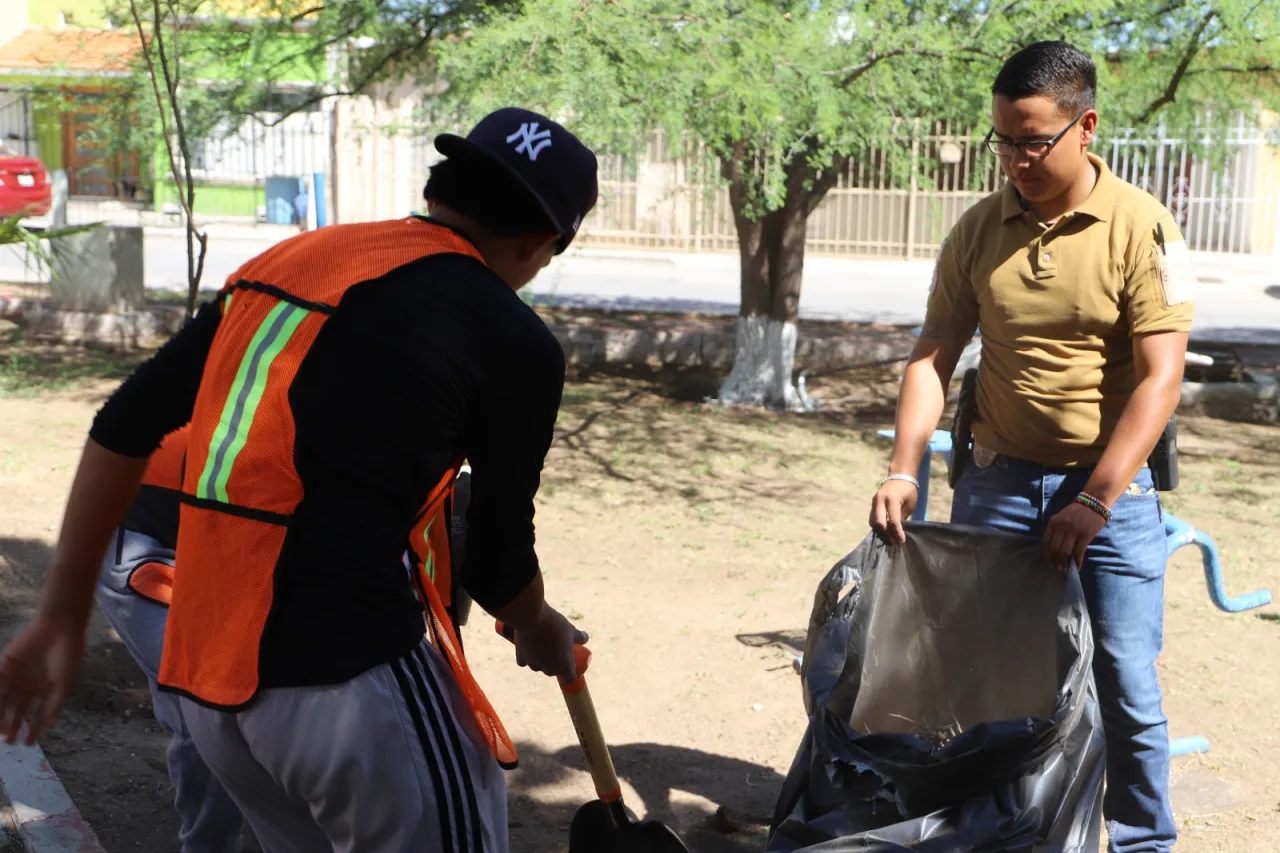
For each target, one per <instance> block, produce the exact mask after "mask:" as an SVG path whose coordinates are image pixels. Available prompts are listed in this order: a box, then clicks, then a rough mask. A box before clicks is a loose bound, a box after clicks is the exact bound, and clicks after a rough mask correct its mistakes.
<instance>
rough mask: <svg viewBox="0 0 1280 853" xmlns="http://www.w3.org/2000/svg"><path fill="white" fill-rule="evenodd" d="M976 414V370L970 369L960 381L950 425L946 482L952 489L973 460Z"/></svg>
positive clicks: (974, 368)
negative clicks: (954, 416) (954, 414)
mask: <svg viewBox="0 0 1280 853" xmlns="http://www.w3.org/2000/svg"><path fill="white" fill-rule="evenodd" d="M977 414H978V368H976V367H971V368H969V369H968V370H966V371H965V372H964V378H963V379H962V380H961V381H960V399H959V401H957V403H956V418H955V420H954V421H952V423H951V457H950V459H949V460H948V463H947V482H948V483H949V484H950V485H951V488H953V489H954V488H955V487H956V483H959V482H960V478H961V477H963V476H964V471H965V468H967V467H968V466H969V462H970V461H971V460H972V459H973V422H974V420H975V419H976V417H977Z"/></svg>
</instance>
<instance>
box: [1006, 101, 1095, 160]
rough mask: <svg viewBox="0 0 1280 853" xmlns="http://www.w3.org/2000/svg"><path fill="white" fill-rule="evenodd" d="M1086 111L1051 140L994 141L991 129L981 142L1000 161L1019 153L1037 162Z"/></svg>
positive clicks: (1081, 112) (1082, 111)
mask: <svg viewBox="0 0 1280 853" xmlns="http://www.w3.org/2000/svg"><path fill="white" fill-rule="evenodd" d="M1087 112H1088V110H1081V111H1080V115H1078V116H1076V117H1075V118H1073V119H1072V120H1071V124H1069V125H1067V126H1066V127H1064V128H1063V129H1062V130H1060V131H1058V133H1057V135H1056V136H1054V137H1053V138H1052V139H1037V140H1034V141H1031V142H1013V141H1011V140H1005V139H996V138H995V136H996V129H995V128H994V127H993V128H991V130H989V131H987V136H986V138H985V139H983V140H982V142H983V144H985V145H986V146H987V148H988V149H989V150H990V151H991V153H992V154H994V155H996V156H997V157H999V158H1000V159H1001V160H1008V159H1010V158H1011V157H1013V152H1014V151H1021V152H1022V156H1024V157H1026V158H1027V159H1028V160H1039V159H1040V158H1041V157H1043V156H1045V155H1046V154H1048V153H1049V152H1050V151H1052V150H1053V146H1055V145H1057V144H1058V140H1059V139H1061V138H1062V137H1064V136H1066V134H1067V131H1068V130H1070V129H1071V128H1073V127H1075V126H1076V122H1078V121H1080V119H1082V118H1084V114H1085V113H1087Z"/></svg>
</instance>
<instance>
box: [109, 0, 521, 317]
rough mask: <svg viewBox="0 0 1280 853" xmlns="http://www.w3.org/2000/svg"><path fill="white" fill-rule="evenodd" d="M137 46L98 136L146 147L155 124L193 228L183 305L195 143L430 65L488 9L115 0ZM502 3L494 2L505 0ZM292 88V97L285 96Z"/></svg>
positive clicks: (113, 144) (195, 279) (265, 0)
mask: <svg viewBox="0 0 1280 853" xmlns="http://www.w3.org/2000/svg"><path fill="white" fill-rule="evenodd" d="M113 4H114V5H112V6H111V7H109V17H110V18H112V19H113V20H115V21H117V22H122V23H126V24H127V25H128V26H130V27H131V28H132V29H133V31H134V33H135V34H136V36H137V38H138V44H139V50H138V51H137V54H136V58H135V61H134V62H133V73H132V74H130V75H128V76H127V77H126V78H125V79H123V80H121V81H119V82H118V83H116V84H115V87H114V91H113V92H112V97H111V98H110V99H109V101H108V105H107V115H105V116H104V121H102V122H101V123H100V127H99V128H97V129H96V131H95V135H96V136H98V137H99V139H98V141H99V142H100V143H101V144H102V146H103V147H104V148H106V149H108V150H110V151H112V152H132V153H138V152H145V150H146V142H145V141H144V140H147V141H149V140H150V139H152V138H154V134H155V132H156V131H157V130H158V131H159V137H160V140H161V146H160V147H161V156H162V157H163V160H164V164H165V171H167V172H168V175H169V178H170V179H171V180H172V181H173V184H174V186H175V188H176V189H177V195H178V203H179V207H180V208H181V211H182V217H183V221H184V225H185V229H186V236H187V287H188V294H187V316H188V317H190V316H191V315H192V313H193V312H194V310H195V304H196V299H197V296H198V292H199V287H200V280H201V278H202V275H203V270H204V257H205V253H206V251H207V248H208V237H207V235H206V234H205V233H204V232H203V231H201V230H200V228H199V227H198V226H197V224H196V181H195V179H194V177H193V174H192V150H193V145H195V144H198V143H199V142H201V141H204V140H206V139H208V138H211V137H213V136H215V135H217V134H219V133H234V132H235V131H236V130H238V129H240V128H241V127H242V126H243V124H244V123H245V122H247V121H260V122H263V123H266V124H276V123H279V122H281V121H283V120H284V119H285V118H287V117H288V116H289V115H292V114H293V113H296V112H298V111H300V110H303V109H307V108H309V107H312V106H314V105H315V104H316V103H318V102H320V101H323V100H325V99H329V98H335V97H344V96H350V95H355V94H358V93H360V92H362V91H364V90H365V89H367V88H368V87H370V86H372V85H374V84H376V83H378V82H381V81H383V80H387V79H395V78H403V77H405V76H409V75H414V74H423V73H426V69H428V68H429V67H430V66H431V64H432V62H433V61H434V54H433V52H432V50H431V45H432V44H433V43H434V42H435V41H437V40H438V39H439V38H440V37H441V36H442V35H443V34H446V33H448V32H451V31H452V30H453V29H455V28H456V27H458V26H460V25H466V26H475V25H477V24H482V23H483V22H484V20H485V7H484V6H482V4H481V3H479V2H477V0H441V1H440V2H435V0H432V2H425V0H423V2H400V0H316V1H315V2H311V0H305V2H304V0H113ZM501 7H502V6H501V3H499V4H498V5H497V7H496V8H501ZM285 91H287V92H288V93H289V95H290V97H288V98H282V97H281V95H282V92H285Z"/></svg>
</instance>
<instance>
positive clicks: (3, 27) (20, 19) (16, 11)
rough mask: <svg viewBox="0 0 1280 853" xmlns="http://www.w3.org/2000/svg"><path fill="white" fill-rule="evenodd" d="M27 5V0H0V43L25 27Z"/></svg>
mask: <svg viewBox="0 0 1280 853" xmlns="http://www.w3.org/2000/svg"><path fill="white" fill-rule="evenodd" d="M37 2H39V0H37ZM28 5H29V2H28V0H0V44H4V43H5V42H7V41H9V40H10V39H12V38H13V37H14V36H16V35H17V34H18V33H20V32H22V31H23V30H25V29H26V28H27V14H28Z"/></svg>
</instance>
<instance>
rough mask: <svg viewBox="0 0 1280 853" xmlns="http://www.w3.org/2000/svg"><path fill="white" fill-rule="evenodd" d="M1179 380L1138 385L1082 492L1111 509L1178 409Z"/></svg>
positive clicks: (1153, 380)
mask: <svg viewBox="0 0 1280 853" xmlns="http://www.w3.org/2000/svg"><path fill="white" fill-rule="evenodd" d="M1181 392H1182V382H1181V377H1180V376H1178V377H1173V378H1165V377H1155V376H1152V377H1148V378H1146V379H1144V380H1142V381H1141V382H1139V383H1138V387H1137V388H1136V389H1135V390H1134V392H1133V396H1132V397H1130V398H1129V402H1128V403H1127V404H1125V407H1124V411H1123V412H1121V414H1120V420H1119V421H1118V422H1117V423H1116V429H1115V432H1114V433H1113V434H1112V438H1111V442H1110V443H1109V444H1108V445H1107V449H1106V451H1105V452H1104V453H1103V454H1102V459H1101V460H1099V462H1098V465H1097V467H1096V468H1095V469H1094V471H1093V476H1092V477H1090V478H1089V482H1088V483H1087V484H1086V485H1085V491H1086V492H1088V493H1089V494H1091V495H1093V496H1094V497H1096V498H1098V499H1100V500H1101V501H1102V502H1103V503H1105V504H1107V505H1108V506H1111V505H1112V504H1114V503H1115V502H1116V501H1117V500H1118V499H1119V498H1120V496H1121V495H1123V494H1124V492H1125V489H1127V488H1128V487H1129V484H1130V483H1132V482H1133V478H1134V477H1135V476H1137V474H1138V471H1139V470H1141V469H1142V466H1143V465H1145V464H1146V463H1147V457H1148V456H1150V455H1151V451H1152V449H1153V448H1154V447H1155V446H1156V442H1157V441H1159V439H1160V433H1161V432H1163V431H1164V428H1165V426H1166V425H1167V424H1168V423H1169V418H1170V417H1172V416H1173V413H1174V410H1176V409H1177V407H1178V398H1179V396H1180V395H1181Z"/></svg>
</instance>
